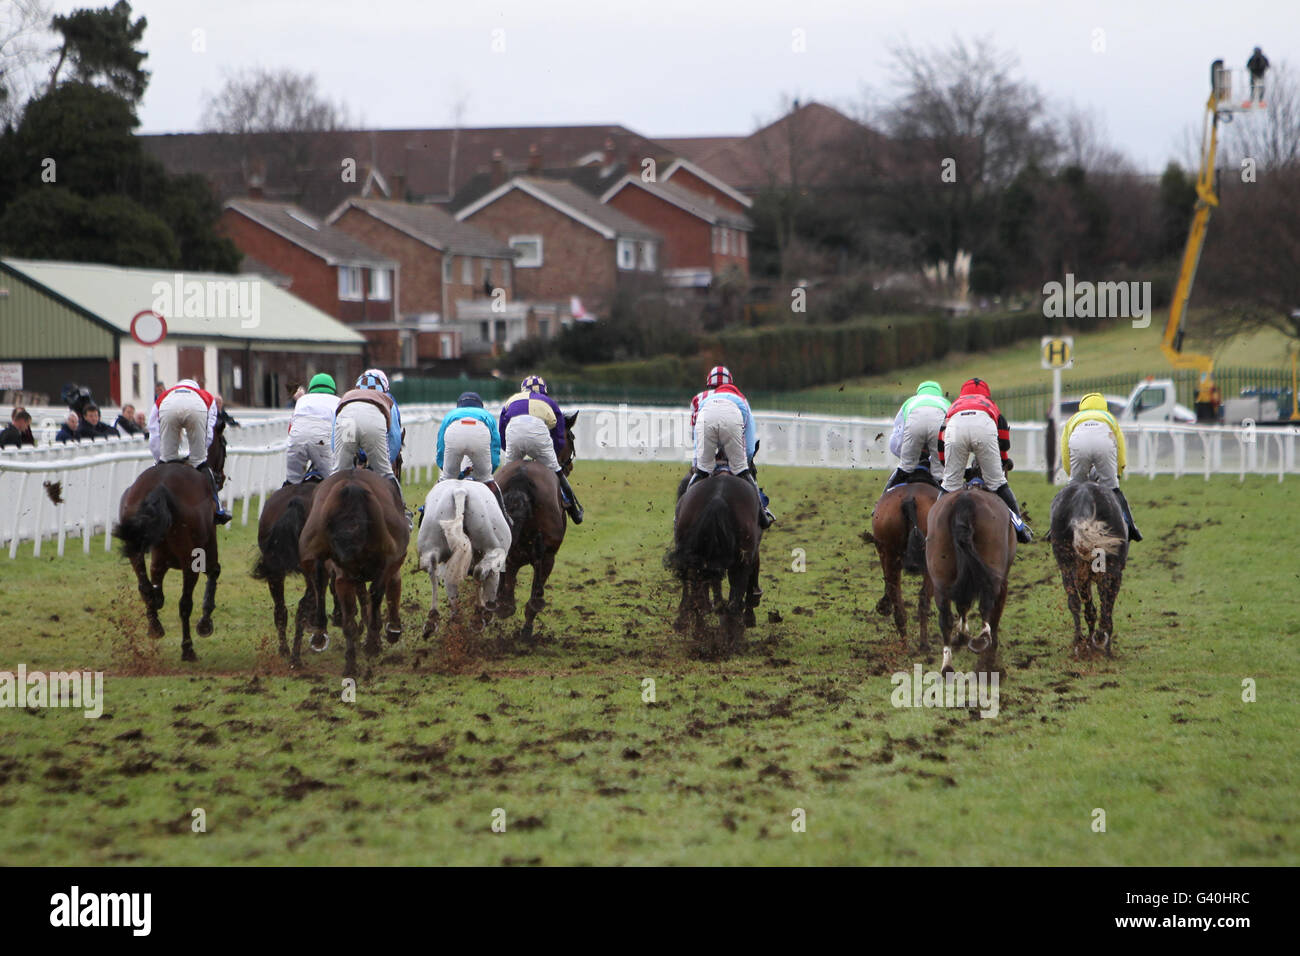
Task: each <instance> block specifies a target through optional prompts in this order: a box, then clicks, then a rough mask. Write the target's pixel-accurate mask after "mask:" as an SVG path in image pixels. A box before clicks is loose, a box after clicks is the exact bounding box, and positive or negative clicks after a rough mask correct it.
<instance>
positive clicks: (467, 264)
mask: <svg viewBox="0 0 1300 956" xmlns="http://www.w3.org/2000/svg"><path fill="white" fill-rule="evenodd" d="M460 281H461V282H462V283H463V284H464V285H473V284H474V260H473V259H471V258H470V257H469V256H464V257H463V258H462V259H461V260H460Z"/></svg>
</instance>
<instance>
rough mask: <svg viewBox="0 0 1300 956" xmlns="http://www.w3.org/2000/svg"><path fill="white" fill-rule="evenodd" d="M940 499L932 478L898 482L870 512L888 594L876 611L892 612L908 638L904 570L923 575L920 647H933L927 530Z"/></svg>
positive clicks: (902, 636)
mask: <svg viewBox="0 0 1300 956" xmlns="http://www.w3.org/2000/svg"><path fill="white" fill-rule="evenodd" d="M938 498H939V489H938V488H936V487H935V486H934V484H933V483H932V482H929V481H920V480H918V481H911V482H905V483H903V484H901V485H895V486H894V487H892V488H890V489H889V490H888V491H886V492H885V493H884V494H883V495H881V496H880V500H879V501H877V502H876V507H875V509H874V510H873V511H872V512H871V538H872V540H873V541H874V542H875V545H876V555H877V556H878V557H879V558H880V571H881V573H882V574H883V575H884V578H885V594H884V597H882V598H881V599H880V602H879V603H878V604H877V605H876V613H878V614H882V615H887V614H889V613H891V611H892V613H893V615H894V626H895V627H896V628H898V637H899V639H900V640H905V639H906V638H907V606H906V605H905V604H904V602H903V572H904V571H907V572H908V573H909V574H919V575H920V576H921V590H920V594H919V596H918V599H917V602H916V618H917V622H918V624H919V625H920V629H921V642H920V648H921V650H923V651H926V650H929V649H930V637H929V634H928V633H927V626H928V624H929V622H930V599H931V597H932V596H933V594H934V591H933V589H932V588H931V586H930V577H929V575H927V574H926V573H925V533H926V528H927V527H928V526H929V517H930V508H931V507H932V506H933V505H934V503H935V501H937V500H938Z"/></svg>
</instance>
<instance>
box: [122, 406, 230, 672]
mask: <svg viewBox="0 0 1300 956" xmlns="http://www.w3.org/2000/svg"><path fill="white" fill-rule="evenodd" d="M225 430H226V426H225V423H224V422H221V423H218V424H217V426H216V427H215V428H214V429H213V434H212V444H211V445H210V446H208V467H209V468H210V469H211V470H212V474H213V475H215V476H216V479H217V486H218V487H221V486H222V485H224V484H225V483H226V474H225V466H226V435H225ZM215 518H216V503H215V502H214V501H213V500H212V485H211V484H210V483H209V481H208V478H207V476H206V475H204V474H203V473H202V472H200V471H199V470H198V469H197V468H194V467H192V466H191V465H190V463H189V461H188V460H182V461H170V462H159V463H158V464H156V465H154V466H153V467H152V468H147V469H145V470H144V471H143V472H142V473H141V474H140V477H138V478H137V479H136V480H135V481H134V482H132V483H131V487H130V488H128V489H126V492H125V493H124V494H123V495H122V503H121V506H120V508H119V510H118V522H117V526H116V527H115V528H114V529H113V534H114V536H116V537H117V538H119V539H120V540H121V542H122V554H123V555H124V556H125V557H127V558H128V559H130V561H131V567H132V568H133V569H134V570H135V577H136V581H137V583H138V585H139V589H140V596H141V597H142V598H144V609H145V616H146V617H147V619H148V621H149V634H150V635H151V636H153V637H162V636H163V633H164V631H163V626H162V622H161V621H159V620H158V611H159V609H160V608H161V607H162V606H163V590H162V582H163V577H164V576H166V574H167V571H168V569H176V570H178V571H180V572H181V599H180V603H179V604H178V605H177V608H178V610H179V611H180V615H181V660H183V661H196V660H198V659H199V658H198V655H197V654H195V653H194V642H193V641H192V640H191V639H190V612H191V611H193V609H194V585H195V584H196V583H197V582H198V580H199V575H200V574H205V573H206V574H207V576H208V581H207V586H206V588H205V589H204V591H203V615H202V616H201V617H200V618H199V622H198V632H199V636H200V637H207V636H208V635H209V634H211V633H212V610H213V608H214V607H215V606H216V598H217V578H219V577H220V576H221V562H220V561H219V560H218V557H217V524H216V520H215ZM146 556H148V558H149V568H148V572H147V573H146V570H145V557H146Z"/></svg>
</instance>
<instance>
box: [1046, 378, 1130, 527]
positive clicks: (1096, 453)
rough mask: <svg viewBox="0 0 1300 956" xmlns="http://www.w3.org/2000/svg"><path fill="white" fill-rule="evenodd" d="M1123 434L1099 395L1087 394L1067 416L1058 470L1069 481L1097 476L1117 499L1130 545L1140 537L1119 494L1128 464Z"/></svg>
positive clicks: (1124, 500) (1097, 393) (1123, 499)
mask: <svg viewBox="0 0 1300 956" xmlns="http://www.w3.org/2000/svg"><path fill="white" fill-rule="evenodd" d="M1127 457H1128V455H1127V449H1126V448H1125V447H1124V433H1123V432H1122V431H1120V427H1119V422H1117V421H1115V416H1114V415H1112V414H1111V413H1110V410H1109V409H1108V408H1107V407H1106V399H1105V397H1104V396H1103V395H1102V394H1101V393H1100V392H1089V393H1088V394H1087V395H1085V396H1083V399H1082V400H1081V401H1080V402H1079V410H1078V411H1077V412H1075V413H1074V414H1073V415H1071V416H1070V420H1069V421H1068V422H1066V423H1065V430H1064V431H1063V432H1062V433H1061V467H1062V468H1064V469H1065V473H1066V474H1067V475H1069V476H1070V480H1071V481H1087V480H1088V476H1089V472H1090V471H1094V470H1095V471H1096V472H1097V481H1098V482H1100V483H1101V485H1102V487H1103V488H1109V489H1110V490H1111V491H1113V492H1114V493H1115V497H1116V498H1118V499H1119V504H1120V507H1121V508H1122V509H1123V510H1124V521H1125V522H1127V524H1128V536H1129V540H1131V541H1141V540H1142V535H1141V533H1140V532H1139V531H1138V529H1137V525H1135V524H1134V523H1133V513H1132V512H1131V511H1130V510H1129V507H1128V500H1127V499H1125V497H1124V492H1122V491H1120V490H1119V478H1120V475H1122V474H1124V466H1125V465H1126V464H1127V463H1128V462H1127Z"/></svg>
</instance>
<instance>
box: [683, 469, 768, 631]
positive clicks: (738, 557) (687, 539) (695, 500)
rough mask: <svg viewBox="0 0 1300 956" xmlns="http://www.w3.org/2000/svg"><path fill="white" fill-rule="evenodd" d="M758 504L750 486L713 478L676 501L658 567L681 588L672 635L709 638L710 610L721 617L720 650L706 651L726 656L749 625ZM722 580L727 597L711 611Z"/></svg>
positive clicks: (755, 594)
mask: <svg viewBox="0 0 1300 956" xmlns="http://www.w3.org/2000/svg"><path fill="white" fill-rule="evenodd" d="M758 509H759V499H758V491H757V490H756V489H755V487H754V484H753V482H751V481H749V480H748V479H747V478H737V477H736V476H735V475H732V474H730V473H729V472H719V473H715V474H713V475H711V476H710V477H708V478H704V479H700V480H698V481H696V482H695V483H694V484H693V485H691V486H690V488H689V489H688V490H687V491H686V493H685V494H684V495H682V496H681V498H679V499H678V500H677V513H676V517H675V519H674V521H673V547H672V548H671V549H670V550H669V552H668V554H667V555H666V556H665V557H664V565H665V566H666V567H667V568H668V569H669V570H671V571H673V572H674V573H675V574H676V575H677V577H678V579H679V580H680V581H681V582H682V585H683V587H682V600H681V605H680V606H679V608H678V612H677V628H678V630H691V631H692V632H693V633H694V634H695V635H696V637H697V639H699V638H701V637H704V636H705V635H707V634H709V633H710V632H711V630H712V629H711V628H709V627H708V626H707V623H708V620H709V617H710V615H711V613H712V612H713V611H714V610H717V611H718V612H719V614H720V615H721V622H722V632H721V647H720V648H719V647H718V643H719V642H718V641H717V640H716V639H715V640H712V641H710V642H709V645H710V646H709V648H708V649H709V650H721V651H722V652H723V653H729V652H730V651H731V650H733V649H734V648H735V646H736V644H737V643H738V642H739V640H740V638H741V636H742V635H743V634H744V631H745V628H746V627H752V626H753V625H754V623H755V620H754V608H755V607H756V606H757V605H758V599H759V595H760V594H761V591H759V589H758V574H759V542H760V541H761V540H762V537H763V531H762V529H761V528H760V527H759V525H758ZM723 576H726V578H727V580H728V582H729V584H730V591H729V593H728V595H727V600H726V601H720V602H717V604H718V606H717V607H716V608H715V607H714V602H713V601H712V599H711V595H712V594H713V593H718V594H720V593H721V586H722V578H723Z"/></svg>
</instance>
